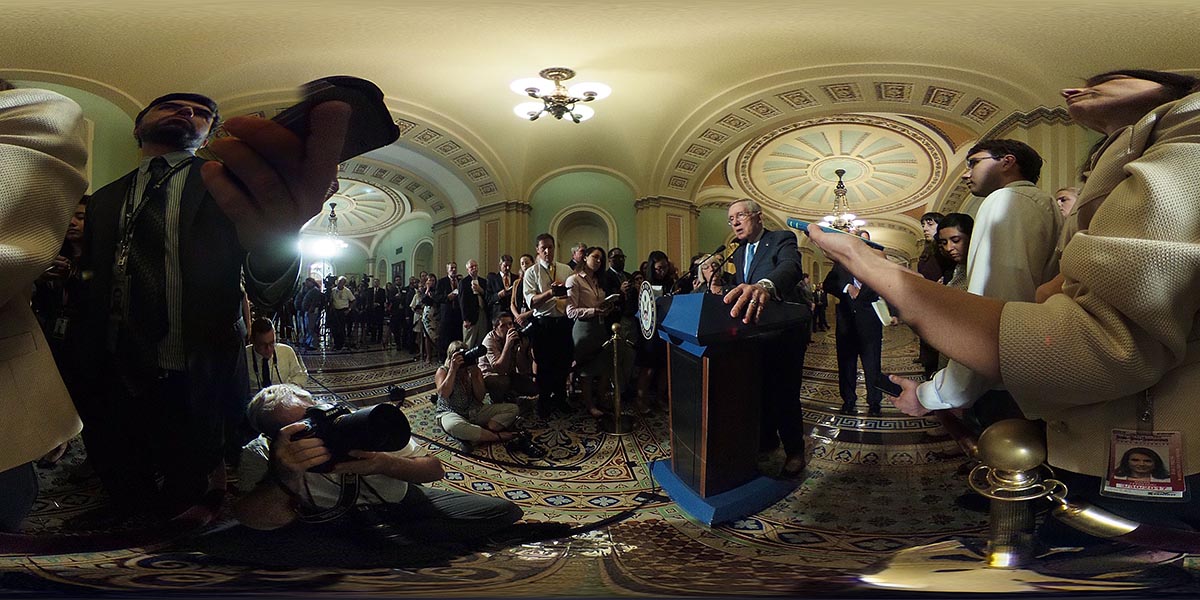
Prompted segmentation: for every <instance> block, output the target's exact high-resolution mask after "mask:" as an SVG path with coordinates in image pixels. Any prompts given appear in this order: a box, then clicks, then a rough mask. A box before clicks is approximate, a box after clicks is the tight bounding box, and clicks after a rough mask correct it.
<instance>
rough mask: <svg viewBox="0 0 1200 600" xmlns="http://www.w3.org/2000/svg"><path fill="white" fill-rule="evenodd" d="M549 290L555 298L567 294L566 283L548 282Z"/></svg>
mask: <svg viewBox="0 0 1200 600" xmlns="http://www.w3.org/2000/svg"><path fill="white" fill-rule="evenodd" d="M550 292H551V293H552V294H553V295H554V297H555V298H564V297H566V295H567V284H565V283H552V284H550Z"/></svg>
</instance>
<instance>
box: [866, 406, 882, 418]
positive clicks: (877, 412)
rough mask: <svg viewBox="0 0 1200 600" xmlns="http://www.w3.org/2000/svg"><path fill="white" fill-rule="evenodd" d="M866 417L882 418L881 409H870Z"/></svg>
mask: <svg viewBox="0 0 1200 600" xmlns="http://www.w3.org/2000/svg"><path fill="white" fill-rule="evenodd" d="M867 416H868V417H882V416H883V409H882V408H879V407H874V408H871V409H869V410H867Z"/></svg>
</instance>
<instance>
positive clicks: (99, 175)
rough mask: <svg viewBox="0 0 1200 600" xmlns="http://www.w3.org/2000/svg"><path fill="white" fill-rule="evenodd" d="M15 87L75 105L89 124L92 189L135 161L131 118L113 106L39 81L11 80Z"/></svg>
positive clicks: (97, 97)
mask: <svg viewBox="0 0 1200 600" xmlns="http://www.w3.org/2000/svg"><path fill="white" fill-rule="evenodd" d="M13 85H15V86H17V87H32V88H41V89H44V90H50V91H52V92H58V93H59V94H62V95H64V96H66V97H68V98H70V99H72V100H74V101H75V102H76V103H77V104H79V106H80V108H82V109H83V116H84V118H86V119H88V120H90V121H91V122H92V126H93V130H92V147H91V161H92V181H91V188H90V189H91V190H93V191H94V190H96V189H98V188H100V187H103V186H104V185H106V184H108V183H109V182H111V181H113V180H115V179H116V178H118V177H120V176H122V175H124V174H126V173H128V172H129V171H130V170H132V169H133V168H134V167H135V166H137V162H138V148H137V143H136V142H135V141H134V140H133V117H132V116H130V115H127V114H125V112H124V111H122V110H121V109H119V108H117V106H116V105H115V104H113V103H112V102H109V101H108V100H106V99H104V98H101V97H100V96H97V95H95V94H93V93H91V92H85V91H83V90H79V89H76V88H73V87H69V86H65V85H59V84H55V83H46V82H42V81H13Z"/></svg>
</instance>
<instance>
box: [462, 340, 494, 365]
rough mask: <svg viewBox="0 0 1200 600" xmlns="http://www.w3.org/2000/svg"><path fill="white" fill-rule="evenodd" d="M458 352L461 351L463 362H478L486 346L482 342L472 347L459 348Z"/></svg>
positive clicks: (485, 352) (485, 350) (484, 353)
mask: <svg viewBox="0 0 1200 600" xmlns="http://www.w3.org/2000/svg"><path fill="white" fill-rule="evenodd" d="M459 352H461V353H462V356H463V362H468V363H475V362H479V359H480V358H483V356H484V355H486V354H487V348H484V347H483V344H480V345H478V346H475V347H474V348H467V349H466V350H459Z"/></svg>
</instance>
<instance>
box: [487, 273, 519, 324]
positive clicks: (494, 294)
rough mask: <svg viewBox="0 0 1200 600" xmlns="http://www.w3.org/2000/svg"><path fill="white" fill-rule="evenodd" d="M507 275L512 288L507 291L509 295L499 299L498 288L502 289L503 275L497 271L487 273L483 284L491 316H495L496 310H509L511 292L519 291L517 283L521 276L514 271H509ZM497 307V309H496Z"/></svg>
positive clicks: (517, 292) (516, 292)
mask: <svg viewBox="0 0 1200 600" xmlns="http://www.w3.org/2000/svg"><path fill="white" fill-rule="evenodd" d="M508 277H509V282H510V284H512V285H513V288H512V289H511V290H510V291H509V295H508V296H505V297H504V299H503V300H502V299H500V290H503V289H504V276H502V275H500V274H499V273H488V276H487V285H486V286H484V289H485V290H487V303H488V307H489V308H490V309H491V314H492V316H495V315H496V314H497V312H503V311H505V310H509V306H511V305H512V294H519V293H521V290H520V288H519V287H518V285H517V284H519V283H520V282H521V278H520V277H517V274H516V273H510V274H509V276H508ZM497 308H498V309H499V311H497Z"/></svg>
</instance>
